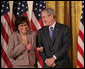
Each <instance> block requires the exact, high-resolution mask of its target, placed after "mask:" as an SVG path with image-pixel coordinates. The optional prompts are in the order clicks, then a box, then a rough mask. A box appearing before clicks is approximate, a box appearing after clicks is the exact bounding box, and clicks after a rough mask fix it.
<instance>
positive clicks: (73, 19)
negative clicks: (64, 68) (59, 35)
mask: <svg viewBox="0 0 85 69" xmlns="http://www.w3.org/2000/svg"><path fill="white" fill-rule="evenodd" d="M46 7H49V8H53V9H54V11H55V12H56V22H58V23H61V24H65V25H67V26H68V27H69V28H70V31H71V35H72V43H71V48H70V50H69V56H70V60H71V64H72V66H73V68H76V66H77V38H78V31H79V26H80V17H81V10H82V1H46Z"/></svg>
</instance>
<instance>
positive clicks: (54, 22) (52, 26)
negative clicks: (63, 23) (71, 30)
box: [49, 22, 56, 30]
mask: <svg viewBox="0 0 85 69" xmlns="http://www.w3.org/2000/svg"><path fill="white" fill-rule="evenodd" d="M55 24H56V22H54V24H53V25H52V26H49V30H50V27H53V30H54V27H55Z"/></svg>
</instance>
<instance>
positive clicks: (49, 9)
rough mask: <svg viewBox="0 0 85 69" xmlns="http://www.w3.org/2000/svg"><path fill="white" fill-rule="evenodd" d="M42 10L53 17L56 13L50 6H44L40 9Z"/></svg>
mask: <svg viewBox="0 0 85 69" xmlns="http://www.w3.org/2000/svg"><path fill="white" fill-rule="evenodd" d="M43 11H46V12H47V13H48V15H51V14H52V15H53V17H54V18H56V14H55V12H54V10H53V9H52V8H45V9H44V10H42V12H43ZM42 12H41V13H42Z"/></svg>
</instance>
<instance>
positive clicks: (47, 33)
mask: <svg viewBox="0 0 85 69" xmlns="http://www.w3.org/2000/svg"><path fill="white" fill-rule="evenodd" d="M45 36H46V37H45V39H46V41H47V42H48V44H49V45H50V42H51V39H50V35H49V26H47V27H46V28H45Z"/></svg>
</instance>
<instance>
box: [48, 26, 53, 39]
mask: <svg viewBox="0 0 85 69" xmlns="http://www.w3.org/2000/svg"><path fill="white" fill-rule="evenodd" d="M49 33H50V38H51V40H52V36H53V27H50V32H49Z"/></svg>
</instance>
